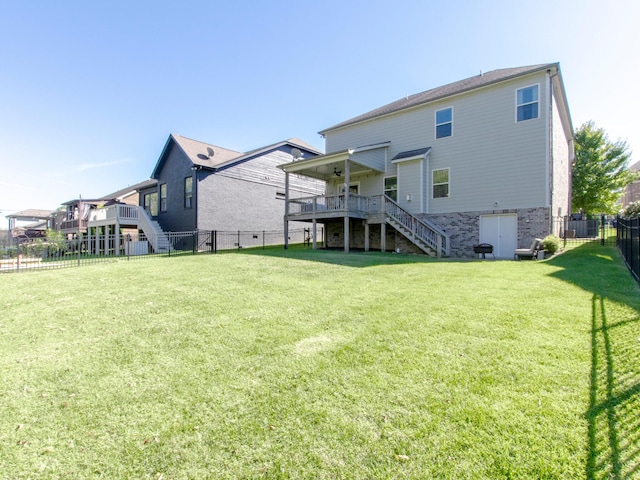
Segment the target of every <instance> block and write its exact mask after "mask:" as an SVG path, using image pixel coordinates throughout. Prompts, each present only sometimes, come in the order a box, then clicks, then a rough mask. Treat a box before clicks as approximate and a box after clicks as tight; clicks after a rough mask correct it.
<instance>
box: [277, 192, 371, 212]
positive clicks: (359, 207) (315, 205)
mask: <svg viewBox="0 0 640 480" xmlns="http://www.w3.org/2000/svg"><path fill="white" fill-rule="evenodd" d="M370 200H371V197H365V196H363V195H356V194H350V195H349V202H348V205H347V201H346V195H345V194H339V195H320V196H317V197H302V198H294V199H291V200H289V202H288V207H289V210H288V214H289V215H301V216H302V215H314V214H315V215H325V214H326V215H328V216H329V215H331V214H333V213H335V214H338V213H340V214H346V213H349V214H357V215H366V214H368V213H369V203H370Z"/></svg>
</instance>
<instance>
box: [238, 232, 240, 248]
mask: <svg viewBox="0 0 640 480" xmlns="http://www.w3.org/2000/svg"><path fill="white" fill-rule="evenodd" d="M238 250H240V230H238Z"/></svg>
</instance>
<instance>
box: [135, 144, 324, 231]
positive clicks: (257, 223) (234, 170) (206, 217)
mask: <svg viewBox="0 0 640 480" xmlns="http://www.w3.org/2000/svg"><path fill="white" fill-rule="evenodd" d="M319 154H320V152H319V151H318V150H316V149H315V148H313V147H312V146H310V145H308V144H306V143H305V142H303V141H302V140H299V139H295V138H293V139H289V140H285V141H282V142H278V143H275V144H272V145H267V146H265V147H262V148H258V149H256V150H252V151H250V152H246V153H242V152H237V151H233V150H228V149H226V148H222V147H218V146H216V145H211V144H208V143H204V142H199V141H197V140H192V139H190V138H186V137H183V136H180V135H173V134H172V135H170V136H169V139H168V140H167V142H166V144H165V146H164V149H163V150H162V153H161V155H160V158H159V159H158V162H157V164H156V166H155V168H154V169H153V172H152V174H151V178H152V179H154V180H156V181H157V185H155V186H153V187H152V188H149V189H147V190H145V191H143V192H142V201H143V205H144V206H145V208H146V209H147V210H148V211H149V212H150V214H151V216H152V218H154V219H155V220H157V221H158V223H159V224H160V225H161V226H162V229H163V230H164V231H174V232H182V231H193V230H221V231H237V230H243V231H249V230H252V231H258V230H278V231H282V228H283V220H282V214H283V211H284V200H285V185H284V183H285V182H284V179H285V174H284V173H283V172H282V170H280V169H279V168H277V166H278V165H279V164H281V163H283V162H287V161H290V160H291V159H293V158H300V159H307V158H313V157H315V156H317V155H319ZM324 189H325V184H324V181H321V180H318V179H316V178H311V177H308V176H300V177H297V178H296V179H295V181H291V182H290V184H289V195H290V196H291V197H298V196H309V195H319V194H321V193H322V192H323V191H324ZM300 226H301V227H304V226H305V225H304V224H300Z"/></svg>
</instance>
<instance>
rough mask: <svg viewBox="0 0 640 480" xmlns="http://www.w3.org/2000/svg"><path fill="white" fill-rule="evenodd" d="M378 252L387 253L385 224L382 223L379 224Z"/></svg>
mask: <svg viewBox="0 0 640 480" xmlns="http://www.w3.org/2000/svg"><path fill="white" fill-rule="evenodd" d="M380 251H382V252H386V251H387V224H386V223H384V222H383V223H381V224H380Z"/></svg>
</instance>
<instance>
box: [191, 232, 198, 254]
mask: <svg viewBox="0 0 640 480" xmlns="http://www.w3.org/2000/svg"><path fill="white" fill-rule="evenodd" d="M197 244H198V231H197V230H194V231H193V244H192V245H191V253H192V254H193V255H195V254H196V250H197V247H196V245H197Z"/></svg>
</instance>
